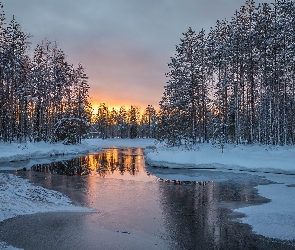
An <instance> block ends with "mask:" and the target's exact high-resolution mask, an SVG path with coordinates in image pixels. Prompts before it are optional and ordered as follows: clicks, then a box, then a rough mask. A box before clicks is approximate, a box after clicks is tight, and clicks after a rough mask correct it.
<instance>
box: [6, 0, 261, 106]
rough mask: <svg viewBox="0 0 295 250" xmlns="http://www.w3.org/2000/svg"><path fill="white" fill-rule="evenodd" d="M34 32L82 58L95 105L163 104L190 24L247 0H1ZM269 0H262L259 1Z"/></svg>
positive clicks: (207, 23) (208, 21)
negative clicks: (169, 74)
mask: <svg viewBox="0 0 295 250" xmlns="http://www.w3.org/2000/svg"><path fill="white" fill-rule="evenodd" d="M1 2H2V4H3V5H4V11H5V13H6V17H7V19H8V21H10V20H11V18H12V15H13V14H14V15H15V18H16V20H17V21H18V22H19V23H20V24H21V26H22V28H23V29H24V30H25V31H27V32H29V33H31V34H32V35H33V36H34V37H33V38H32V39H31V41H32V46H31V47H32V48H34V47H35V45H36V44H37V43H38V42H40V41H41V40H42V39H44V38H47V39H49V40H51V41H57V42H58V44H59V46H60V48H61V49H62V50H63V51H64V52H65V54H66V55H68V62H70V63H73V64H74V65H77V64H78V63H79V62H80V63H82V65H83V66H84V67H85V68H86V73H87V75H88V77H89V84H90V96H91V98H92V101H93V103H94V106H97V105H98V104H99V103H100V102H105V103H106V104H108V105H109V106H110V107H113V106H116V107H118V106H121V105H125V106H127V107H128V106H130V105H137V106H139V107H141V108H142V109H144V108H145V107H146V106H147V105H148V104H151V105H154V106H155V107H158V103H159V101H160V100H161V96H162V93H163V91H164V86H165V85H166V81H167V79H166V77H165V73H167V72H168V71H169V69H168V67H167V63H169V61H170V56H173V55H174V54H175V45H177V44H179V42H180V40H179V39H180V38H181V37H182V33H183V32H186V31H187V29H188V28H189V27H192V28H193V29H194V30H195V31H197V32H198V31H199V30H201V29H202V28H205V30H209V28H210V27H211V26H214V25H215V23H216V20H217V19H223V18H225V17H226V18H227V19H230V18H231V17H232V16H233V13H234V11H235V10H236V9H237V8H239V7H240V6H241V5H243V4H244V3H245V1H244V0H84V1H77V0H42V1H41V0H2V1H1ZM258 2H265V1H256V3H258Z"/></svg>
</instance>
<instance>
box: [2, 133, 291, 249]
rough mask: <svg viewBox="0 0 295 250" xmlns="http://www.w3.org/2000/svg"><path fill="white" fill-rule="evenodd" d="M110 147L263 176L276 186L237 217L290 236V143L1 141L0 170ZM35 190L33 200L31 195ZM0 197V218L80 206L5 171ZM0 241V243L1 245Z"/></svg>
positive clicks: (264, 231)
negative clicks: (10, 164)
mask: <svg viewBox="0 0 295 250" xmlns="http://www.w3.org/2000/svg"><path fill="white" fill-rule="evenodd" d="M109 147H141V148H147V149H146V150H145V157H146V161H147V163H148V164H149V165H151V166H157V167H171V168H205V169H206V168H210V169H212V168H216V169H218V170H221V171H224V172H230V171H235V172H239V171H237V170H243V171H247V172H248V173H251V174H253V175H259V176H263V177H264V178H266V179H268V180H270V181H273V182H274V183H275V184H271V185H266V186H264V185H263V186H258V187H257V190H258V192H259V194H260V195H262V196H264V197H266V198H269V199H270V200H271V202H270V203H266V204H263V205H260V206H249V207H246V208H240V209H238V210H236V211H237V212H241V213H244V214H245V215H246V216H245V217H244V218H243V219H242V221H243V222H245V223H248V224H250V225H251V226H252V227H253V230H254V231H255V232H256V233H258V234H261V235H264V236H267V237H273V238H279V239H287V240H293V239H295V232H294V230H293V225H294V223H295V215H294V213H293V211H294V210H295V203H294V200H295V199H294V187H295V175H294V174H295V147H287V146H286V147H267V146H258V145H253V146H250V145H245V146H244V145H240V146H238V147H236V146H234V145H227V146H226V148H225V149H224V152H223V153H222V152H221V150H220V149H219V148H216V147H212V145H211V144H202V145H201V146H200V147H199V148H196V149H195V150H186V149H185V148H181V147H180V148H166V147H162V146H161V145H160V144H157V145H156V144H155V143H154V140H153V139H124V140H122V139H106V140H101V139H89V140H85V141H83V143H82V145H63V144H49V143H44V142H41V143H35V144H34V143H32V144H30V143H27V144H21V145H20V144H14V143H13V144H0V170H1V169H2V170H3V169H5V168H6V167H5V166H6V164H7V162H8V161H21V160H30V161H34V159H37V158H41V157H43V158H47V160H48V161H50V160H51V159H53V158H54V157H56V156H57V155H69V157H72V155H79V154H86V153H91V152H95V151H99V150H102V149H103V148H109ZM23 165H24V166H25V164H23V163H21V162H20V164H17V166H20V168H21V167H22V166H23ZM8 169H9V168H8ZM242 173H243V172H241V174H242ZM163 178H164V177H163ZM183 178H185V176H184V177H183ZM183 180H184V179H183ZM188 180H190V181H193V180H194V176H191V175H190V176H188ZM196 181H197V177H196ZM36 193H37V194H38V195H37V198H36V197H35V196H34V195H33V194H36ZM47 197H51V198H50V199H51V200H47ZM0 200H1V201H2V203H1V211H0V221H1V220H4V219H7V218H11V217H14V216H15V215H20V214H29V213H34V212H45V211H60V210H68V211H70V210H79V209H81V208H78V207H75V206H72V205H71V203H70V200H69V199H68V198H67V197H65V196H63V195H62V194H59V193H57V192H53V191H51V190H46V189H43V188H40V187H38V186H35V185H33V184H31V183H29V182H28V181H26V180H23V179H20V178H18V177H15V176H13V175H9V174H6V173H0ZM1 244H2V243H1V242H0V248H1ZM3 244H4V243H3Z"/></svg>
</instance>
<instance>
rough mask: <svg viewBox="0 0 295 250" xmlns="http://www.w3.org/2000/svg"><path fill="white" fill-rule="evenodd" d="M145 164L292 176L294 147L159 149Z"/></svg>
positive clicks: (294, 166)
mask: <svg viewBox="0 0 295 250" xmlns="http://www.w3.org/2000/svg"><path fill="white" fill-rule="evenodd" d="M145 157H146V163H147V164H148V165H151V166H154V167H169V168H196V169H212V168H214V169H226V170H243V171H249V172H265V173H279V174H291V175H294V174H295V147H294V146H293V147H291V146H284V147H283V146H282V147H279V146H276V147H267V146H259V145H239V146H235V145H227V146H226V148H225V149H224V152H223V153H222V152H221V150H220V148H217V147H213V146H212V145H211V144H208V143H204V144H201V145H200V146H199V147H198V148H196V149H194V150H187V149H185V148H184V147H174V148H165V147H158V148H155V149H154V150H151V149H148V150H146V152H145Z"/></svg>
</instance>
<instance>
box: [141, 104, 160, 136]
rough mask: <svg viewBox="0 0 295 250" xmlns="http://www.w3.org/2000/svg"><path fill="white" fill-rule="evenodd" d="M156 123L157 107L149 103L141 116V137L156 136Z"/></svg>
mask: <svg viewBox="0 0 295 250" xmlns="http://www.w3.org/2000/svg"><path fill="white" fill-rule="evenodd" d="M156 123H157V114H156V109H155V108H154V107H153V106H152V105H148V106H147V107H146V109H145V112H144V113H143V115H142V118H141V122H140V133H139V135H140V137H141V138H144V137H146V138H155V132H156Z"/></svg>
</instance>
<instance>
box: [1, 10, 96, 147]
mask: <svg viewBox="0 0 295 250" xmlns="http://www.w3.org/2000/svg"><path fill="white" fill-rule="evenodd" d="M29 39H30V35H29V34H27V33H25V32H24V31H22V29H21V26H20V24H19V23H17V21H16V20H15V18H14V17H13V18H12V20H11V21H10V22H9V23H8V24H6V19H5V13H4V11H3V6H2V5H1V13H0V141H2V142H16V141H17V142H20V143H22V142H26V141H31V142H36V141H46V142H48V141H51V142H54V141H60V140H63V141H65V142H71V141H73V142H76V141H79V140H80V139H81V135H82V133H83V129H82V128H83V127H82V126H80V124H81V123H82V124H84V123H87V121H88V120H89V119H90V115H91V109H90V103H89V101H88V89H89V86H88V84H87V76H86V74H85V73H84V68H83V66H82V65H78V67H77V68H75V67H74V66H73V65H71V64H69V63H68V62H67V61H66V55H65V54H64V52H63V51H62V50H61V49H60V48H59V47H58V45H57V43H56V42H54V43H53V42H50V41H48V40H43V41H41V42H40V43H39V44H38V45H37V46H36V48H35V49H34V50H33V53H32V54H33V55H32V56H30V55H29V51H28V48H29V45H30V41H29ZM77 128H79V129H77ZM73 129H74V130H75V131H77V133H76V134H75V135H74V136H73V134H71V132H72V131H71V130H73ZM68 135H70V136H68ZM69 137H72V138H69Z"/></svg>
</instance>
